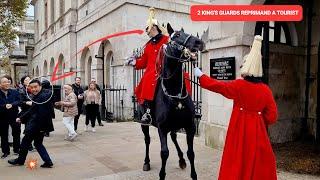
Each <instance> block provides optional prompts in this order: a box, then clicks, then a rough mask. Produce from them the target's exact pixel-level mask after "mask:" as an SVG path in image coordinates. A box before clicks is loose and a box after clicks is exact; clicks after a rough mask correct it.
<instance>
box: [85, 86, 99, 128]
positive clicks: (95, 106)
mask: <svg viewBox="0 0 320 180" xmlns="http://www.w3.org/2000/svg"><path fill="white" fill-rule="evenodd" d="M84 104H85V106H86V127H85V131H88V126H89V120H90V122H91V127H92V132H96V130H95V121H96V118H97V115H98V113H99V106H100V105H101V95H100V92H99V91H98V90H97V88H96V84H95V83H92V82H91V83H90V84H89V89H88V90H86V91H85V92H84Z"/></svg>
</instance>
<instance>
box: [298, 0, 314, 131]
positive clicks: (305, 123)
mask: <svg viewBox="0 0 320 180" xmlns="http://www.w3.org/2000/svg"><path fill="white" fill-rule="evenodd" d="M308 3H309V4H308V12H307V13H308V14H307V18H308V20H307V21H308V22H307V23H308V24H307V26H308V35H307V38H308V39H307V66H306V89H305V98H306V100H305V104H304V118H303V121H302V132H301V133H302V135H304V134H305V135H306V134H307V133H308V118H309V91H310V81H311V77H310V75H311V73H310V71H311V70H310V69H311V68H310V66H311V36H312V11H313V0H310V1H308Z"/></svg>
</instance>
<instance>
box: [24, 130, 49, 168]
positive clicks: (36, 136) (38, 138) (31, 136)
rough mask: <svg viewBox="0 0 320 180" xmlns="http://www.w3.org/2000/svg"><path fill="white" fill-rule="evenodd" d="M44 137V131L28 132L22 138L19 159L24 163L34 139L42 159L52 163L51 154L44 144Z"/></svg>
mask: <svg viewBox="0 0 320 180" xmlns="http://www.w3.org/2000/svg"><path fill="white" fill-rule="evenodd" d="M43 137H44V132H34V133H27V134H25V136H24V137H23V138H22V141H21V149H20V152H19V157H18V161H19V162H21V163H24V162H25V161H26V158H27V155H28V149H29V147H30V145H31V143H32V141H34V143H33V144H34V146H35V148H36V149H37V152H38V153H39V155H40V157H41V159H42V160H43V161H44V162H46V163H52V161H51V159H50V156H49V154H48V152H47V150H46V148H45V147H44V145H43Z"/></svg>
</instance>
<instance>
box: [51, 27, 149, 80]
mask: <svg viewBox="0 0 320 180" xmlns="http://www.w3.org/2000/svg"><path fill="white" fill-rule="evenodd" d="M143 33H144V31H143V30H140V29H138V30H131V31H125V32H119V33H115V34H111V35H108V36H105V37H102V38H100V39H97V40H95V41H94V42H92V43H89V44H88V45H86V46H84V47H83V48H81V49H80V50H79V51H78V52H77V53H76V54H75V55H74V56H72V57H71V59H70V61H71V60H72V59H73V58H74V57H76V56H77V55H78V54H79V53H81V52H82V51H83V50H84V49H85V48H87V47H89V46H91V45H93V44H95V43H97V42H101V41H104V40H107V39H110V38H113V37H118V36H124V35H129V34H140V35H141V34H143ZM66 62H67V61H65V63H66ZM58 69H59V61H57V63H56V65H55V67H54V69H53V72H52V76H51V81H52V82H54V81H57V80H59V79H64V78H66V77H68V76H72V75H73V74H74V73H76V72H75V71H70V72H68V73H64V74H62V75H61V76H58V77H57V72H58Z"/></svg>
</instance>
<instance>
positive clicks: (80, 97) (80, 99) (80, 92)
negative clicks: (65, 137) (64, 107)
mask: <svg viewBox="0 0 320 180" xmlns="http://www.w3.org/2000/svg"><path fill="white" fill-rule="evenodd" d="M72 89H73V92H74V93H75V95H76V96H77V98H78V102H77V108H78V114H77V115H76V116H75V117H74V130H75V131H77V129H78V121H79V118H80V115H81V113H82V106H83V101H84V99H83V93H84V91H83V88H82V87H81V78H80V77H76V78H75V83H74V84H72Z"/></svg>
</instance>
